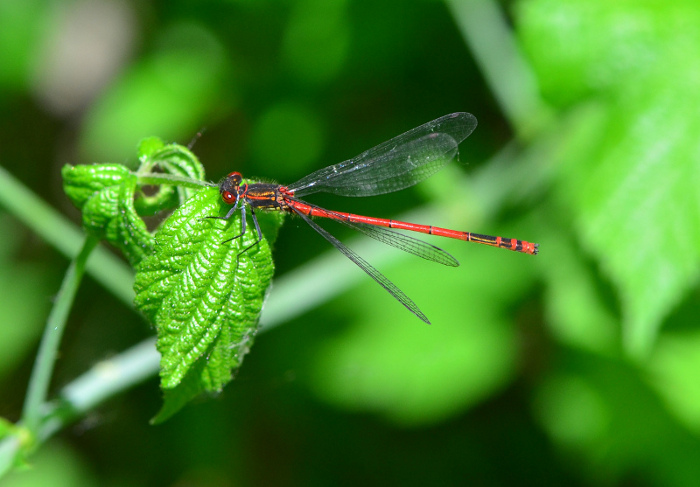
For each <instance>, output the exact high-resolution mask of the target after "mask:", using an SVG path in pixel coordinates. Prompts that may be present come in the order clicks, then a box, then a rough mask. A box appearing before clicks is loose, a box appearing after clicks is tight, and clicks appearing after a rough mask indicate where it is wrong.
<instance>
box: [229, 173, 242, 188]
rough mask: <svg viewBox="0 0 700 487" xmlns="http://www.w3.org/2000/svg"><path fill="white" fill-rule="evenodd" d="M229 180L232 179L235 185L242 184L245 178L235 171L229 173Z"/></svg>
mask: <svg viewBox="0 0 700 487" xmlns="http://www.w3.org/2000/svg"><path fill="white" fill-rule="evenodd" d="M228 178H229V179H231V181H232V182H233V184H235V185H238V184H241V181H243V176H242V175H241V173H239V172H238V171H233V172H231V173H229V174H228Z"/></svg>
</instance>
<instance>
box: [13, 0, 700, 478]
mask: <svg viewBox="0 0 700 487" xmlns="http://www.w3.org/2000/svg"><path fill="white" fill-rule="evenodd" d="M698 25H700V8H699V7H698V5H697V2H696V1H695V0H672V1H668V2H658V1H651V0H643V1H639V0H634V1H633V0H621V1H618V2H610V1H602V0H590V1H588V0H567V1H560V0H529V1H514V2H500V3H493V2H489V1H486V0H479V1H477V0H474V1H466V0H465V1H459V0H452V1H450V2H448V3H447V4H446V3H442V2H439V1H428V0H426V1H415V2H399V1H391V0H299V1H293V0H289V1H278V2H275V1H271V0H228V1H214V0H211V1H204V2H187V1H182V0H171V1H168V2H135V1H132V2H129V1H127V0H89V1H88V0H83V1H50V0H2V1H0V166H1V168H4V170H5V171H7V173H5V171H2V172H0V176H1V179H2V180H4V181H7V180H8V178H9V177H10V176H8V174H10V175H12V177H14V178H16V179H17V180H18V181H19V182H20V183H21V184H23V185H25V186H26V187H27V188H28V189H30V190H31V191H33V192H35V193H36V194H37V195H38V196H39V197H41V198H42V199H43V200H45V201H46V202H47V203H49V204H50V205H51V206H53V207H54V208H56V209H57V210H58V211H59V212H61V213H63V214H65V215H67V216H68V217H69V218H70V219H72V220H73V221H74V222H78V221H79V218H78V214H77V211H76V210H75V209H74V208H73V207H72V206H71V205H70V203H69V202H68V200H67V198H66V197H65V196H64V195H63V193H62V189H61V180H60V169H61V167H62V166H63V165H64V164H67V163H70V164H88V163H92V162H114V163H123V164H127V165H134V166H135V163H136V147H137V144H138V142H139V140H140V139H141V138H143V137H146V136H151V135H155V136H159V137H162V138H163V139H165V140H169V141H174V142H179V143H183V144H187V143H188V142H189V141H191V140H193V139H195V138H196V144H195V145H194V147H193V150H194V151H195V152H196V153H197V155H198V156H199V157H200V159H201V160H202V162H203V163H204V165H205V167H206V168H207V172H208V177H209V178H210V179H211V180H213V181H216V180H218V179H219V178H220V177H222V176H223V175H225V174H226V173H228V172H230V171H232V170H238V171H240V172H242V173H244V174H245V175H247V176H251V177H260V178H263V179H268V180H272V179H274V180H277V181H279V182H280V183H289V182H292V181H294V180H295V179H297V178H299V177H301V176H303V175H305V174H307V173H309V172H311V171H313V170H315V169H318V168H320V167H324V166H326V165H328V164H332V163H336V162H339V161H341V160H344V159H347V158H349V157H352V156H354V155H356V154H358V153H360V152H361V151H363V150H365V149H368V148H370V147H372V146H374V145H376V144H378V143H380V142H382V141H384V140H387V139H389V138H391V137H393V136H395V135H398V134H400V133H402V132H404V131H406V130H408V129H410V128H413V127H415V126H418V125H420V124H422V123H424V122H427V121H429V120H432V119H434V118H437V117H438V116H441V115H444V114H446V113H450V112H455V111H469V112H471V113H473V114H475V115H476V117H477V118H478V120H479V127H478V128H477V130H476V131H475V133H474V134H473V135H472V136H471V137H470V138H469V139H467V140H466V141H465V142H464V143H462V145H461V152H460V160H459V162H455V163H453V164H451V165H450V166H449V167H448V168H446V169H445V170H444V171H442V172H441V173H439V174H438V175H436V176H434V177H433V178H431V179H430V180H428V181H426V182H425V183H422V184H421V185H419V186H418V187H416V188H415V189H410V190H406V191H403V192H401V193H398V194H393V195H388V196H381V197H375V198H363V199H357V200H356V199H349V198H331V197H328V198H325V197H318V198H314V199H313V202H315V203H318V204H321V205H325V206H328V207H331V208H333V209H337V210H341V211H353V212H356V213H361V214H362V213H364V214H370V215H376V216H384V217H398V218H411V219H412V220H413V221H417V222H425V223H432V224H437V225H441V226H447V227H450V228H457V229H461V230H469V231H474V232H480V233H488V234H499V235H504V236H507V237H517V238H522V239H526V240H529V241H534V242H539V243H540V255H539V256H537V257H530V256H525V255H518V254H515V253H511V252H506V251H499V250H496V249H492V248H478V247H480V246H473V245H467V244H464V243H461V242H444V241H441V240H438V239H437V238H433V239H432V240H430V241H431V242H432V243H435V244H436V245H439V246H441V247H443V248H445V249H446V250H448V251H450V252H451V253H452V254H453V255H455V256H456V257H457V258H458V259H459V260H460V262H461V263H462V266H461V267H460V268H457V269H452V268H449V269H442V268H440V267H439V266H437V265H433V264H430V263H427V262H421V261H417V259H415V258H414V257H412V256H405V255H400V253H399V252H396V251H394V250H393V249H383V248H380V247H379V246H378V245H373V244H371V243H370V244H368V243H367V242H365V241H363V240H361V239H359V238H357V237H356V236H353V235H349V234H348V233H347V232H346V229H345V228H332V227H331V226H330V225H328V226H327V227H328V228H329V229H331V230H333V231H334V233H335V234H336V235H338V236H339V237H341V238H343V239H344V240H345V241H348V242H350V244H351V245H352V244H353V243H356V242H357V244H356V248H357V250H358V251H360V252H361V254H362V255H363V256H364V257H365V258H366V259H367V260H369V261H371V262H372V263H373V264H375V265H376V266H377V267H378V268H379V269H380V270H381V271H382V272H384V273H385V274H386V275H387V276H388V277H389V278H390V279H392V280H393V281H394V282H395V283H396V284H397V285H398V286H399V287H400V288H401V289H403V290H404V291H405V292H406V293H407V294H408V295H409V296H411V297H412V298H413V299H414V300H415V301H416V303H417V304H418V305H419V306H420V307H421V308H422V309H423V311H424V312H425V313H426V314H427V315H428V316H429V317H430V319H431V321H432V322H433V325H431V326H426V325H424V324H423V323H421V322H420V321H419V320H417V319H416V318H415V317H413V316H412V315H410V314H409V313H408V312H406V311H405V310H404V309H403V308H402V307H401V306H400V305H399V304H397V303H396V302H394V301H393V300H392V299H391V297H390V296H388V295H387V294H386V293H385V292H384V291H383V290H382V289H381V288H379V287H378V286H377V285H376V284H375V283H374V282H372V281H371V279H369V278H367V277H366V276H364V275H362V273H361V271H359V270H358V269H356V268H354V267H353V266H352V264H351V263H349V262H345V261H344V258H343V257H342V256H340V255H339V254H338V253H337V252H335V251H334V250H333V249H329V248H328V247H329V246H328V245H327V243H326V242H325V240H323V239H322V238H320V237H319V236H318V235H317V234H315V233H314V232H313V231H312V230H311V229H309V228H307V227H306V225H304V223H303V222H302V221H300V220H298V219H291V218H290V219H288V220H287V222H286V224H285V225H284V227H283V228H282V231H281V232H280V236H279V238H278V240H277V243H276V248H275V254H274V255H275V262H276V265H277V276H278V278H279V279H278V280H277V281H276V283H275V284H273V288H272V291H271V294H270V298H269V302H268V307H267V308H266V309H265V312H264V314H263V318H262V325H263V330H264V331H265V333H262V334H261V335H259V337H258V338H257V340H256V344H255V346H254V348H253V350H252V353H251V354H250V355H249V357H248V358H246V361H245V364H244V365H243V367H242V369H241V370H240V372H239V374H238V376H237V378H236V380H235V381H234V382H232V383H231V384H230V385H229V386H228V387H227V389H226V390H225V391H224V393H223V394H221V396H220V397H217V398H214V399H209V400H203V401H200V402H198V403H197V404H194V405H191V406H189V407H187V408H186V409H185V410H184V411H183V412H181V413H179V414H178V415H177V416H175V417H174V418H173V419H172V420H170V421H169V422H167V423H166V424H164V425H162V426H157V427H152V426H149V424H148V420H149V419H150V418H151V417H152V416H153V415H154V414H155V413H156V411H157V410H158V408H159V406H160V392H159V390H158V385H157V380H156V378H155V377H154V378H153V379H152V380H150V381H148V382H147V383H145V384H143V385H140V386H138V387H136V388H134V389H132V390H130V391H128V392H127V393H126V394H124V395H120V396H118V397H115V398H113V399H111V400H110V401H108V402H107V403H105V404H104V405H102V406H101V407H100V408H99V409H98V410H96V411H94V413H92V414H91V415H90V416H89V417H86V418H84V419H83V420H82V421H80V422H79V423H78V424H76V425H74V426H73V427H71V428H69V429H67V430H66V431H64V432H62V433H60V434H59V435H58V436H57V437H56V438H54V439H52V440H50V441H49V442H48V443H47V444H46V445H44V446H42V447H41V448H40V449H39V451H38V452H37V453H36V455H34V456H33V457H31V461H32V465H33V468H32V469H31V470H29V471H24V472H15V473H13V474H12V476H11V478H9V479H6V480H4V482H5V483H4V484H3V485H48V484H50V485H53V486H61V485H107V486H122V485H129V486H134V485H144V486H146V485H148V486H153V485H178V486H180V485H182V486H184V485H198V486H229V485H232V486H233V485H235V486H246V485H251V486H252V485H256V486H257V485H305V486H308V485H387V484H401V485H640V486H647V485H649V486H652V485H664V486H669V485H670V486H676V485H678V486H684V485H687V486H694V485H697V484H698V481H699V480H698V479H700V380H698V377H700V328H699V327H698V324H699V323H698V322H699V320H698V316H700V303H699V300H698V287H697V281H698V269H699V263H700V246H698V244H697V242H698V241H700V137H699V134H700V110H699V109H698V107H700V29H698V27H697V26H698ZM198 133H201V136H199V137H198V136H197V134H198ZM2 184H3V188H4V187H5V184H6V183H5V182H2ZM3 205H4V207H5V208H7V210H2V212H1V213H0V227H2V229H1V232H2V235H3V238H2V239H0V310H1V311H2V317H3V324H2V327H0V391H1V392H0V415H2V416H4V417H6V418H9V419H10V420H16V419H17V418H18V417H19V414H20V411H21V407H22V402H23V399H24V397H23V396H24V391H25V389H26V384H27V380H28V378H29V373H30V370H31V365H32V362H33V357H34V354H35V353H36V348H37V343H38V339H39V336H40V333H41V330H42V326H43V323H44V322H45V318H46V316H47V314H48V311H49V309H50V306H51V300H52V297H53V296H54V295H55V293H56V292H57V290H58V287H59V285H60V280H61V276H62V273H63V272H64V270H65V268H66V267H67V259H66V257H65V256H64V255H62V254H61V253H60V252H59V251H58V250H57V249H56V248H55V246H54V245H51V244H49V243H47V242H46V241H45V240H44V239H43V238H42V237H40V236H39V235H38V234H37V233H36V232H34V231H33V230H31V229H29V228H28V226H27V224H28V223H27V221H26V220H27V219H26V218H25V217H23V216H22V212H21V211H20V210H17V209H13V206H12V205H11V204H10V203H8V202H7V200H6V199H5V200H3ZM44 224H45V225H46V226H52V225H54V224H55V222H52V221H51V220H47V221H46V222H44ZM39 233H41V232H39ZM397 254H398V255H397ZM266 324H267V327H265V325H266ZM280 324H284V326H280V327H273V325H280ZM268 330H269V331H268ZM151 334H152V331H151V330H150V329H149V326H148V324H147V323H145V321H144V320H143V319H142V318H141V317H139V316H138V315H137V314H136V313H135V312H134V311H133V310H132V309H131V308H129V307H127V306H125V305H124V304H123V303H122V302H121V301H120V300H119V299H117V298H116V297H115V296H113V295H112V294H110V293H109V292H108V291H106V290H105V289H104V288H102V287H101V286H99V285H98V284H97V283H96V281H94V280H93V279H92V278H90V277H87V278H86V280H85V282H84V283H83V285H82V287H81V290H80V292H79V295H78V300H77V302H76V305H75V307H74V309H73V311H72V314H71V317H70V322H69V325H68V330H67V335H66V337H65V339H64V342H63V346H62V348H61V355H60V358H59V362H58V364H57V372H56V377H55V380H54V382H53V386H54V389H55V390H56V391H58V390H60V388H61V387H63V386H65V385H66V384H69V383H70V382H71V380H72V379H74V378H75V377H76V376H78V375H79V374H81V373H82V372H84V371H85V370H87V369H89V368H90V367H91V366H92V365H94V364H95V363H96V362H98V361H99V360H102V359H104V358H106V357H109V356H111V355H115V354H118V353H120V352H121V351H123V350H125V349H126V348H128V347H129V346H131V345H133V344H134V343H137V342H139V341H141V340H143V339H144V338H146V337H148V336H150V335H151Z"/></svg>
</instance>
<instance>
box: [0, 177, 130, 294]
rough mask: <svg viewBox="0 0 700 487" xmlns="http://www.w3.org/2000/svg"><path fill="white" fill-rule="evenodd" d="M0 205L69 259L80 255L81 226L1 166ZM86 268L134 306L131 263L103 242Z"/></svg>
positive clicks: (100, 281) (109, 288) (107, 287)
mask: <svg viewBox="0 0 700 487" xmlns="http://www.w3.org/2000/svg"><path fill="white" fill-rule="evenodd" d="M0 205H2V206H4V207H5V208H7V211H8V212H9V213H11V214H12V215H14V216H15V217H16V218H17V219H19V220H20V221H21V222H22V223H24V224H25V225H27V226H28V227H29V228H30V229H31V230H32V231H33V232H34V233H36V234H37V235H39V236H40V237H41V238H43V239H44V240H45V241H46V242H48V243H49V244H50V245H52V246H53V247H55V248H56V249H57V250H58V251H59V252H61V253H62V254H63V255H65V256H66V257H68V258H69V259H73V258H74V257H75V256H76V255H78V252H79V251H80V248H81V246H82V242H83V238H84V234H83V232H82V230H81V229H80V228H78V226H77V225H75V224H73V223H72V222H70V221H69V220H68V219H67V218H66V217H65V216H63V215H62V214H60V213H59V212H58V211H56V210H55V209H53V208H52V207H51V206H49V205H48V204H47V203H46V202H45V201H43V200H42V199H41V198H39V197H38V196H37V195H36V194H34V193H32V192H31V191H30V190H29V189H27V188H26V187H25V186H24V185H23V184H22V183H21V182H20V181H18V180H17V179H16V178H15V177H14V176H13V175H12V174H10V173H9V172H7V171H6V170H5V169H4V168H3V167H1V166H0ZM87 271H88V273H89V274H90V275H91V276H92V277H93V278H94V279H95V280H96V281H97V282H99V283H100V284H102V285H103V286H104V287H105V288H106V289H108V290H109V291H110V292H111V293H112V294H114V295H115V296H116V297H117V298H119V299H120V300H121V301H122V302H123V303H124V304H126V305H127V306H129V307H131V305H132V303H133V301H134V291H133V289H132V284H133V281H134V277H133V276H134V274H133V271H132V270H131V268H129V266H128V265H126V264H125V263H124V262H122V261H121V260H119V259H118V258H117V257H116V256H115V255H114V254H112V253H110V252H108V251H107V249H105V248H104V247H101V246H100V247H98V248H96V249H95V251H94V252H93V254H92V257H91V258H90V261H89V262H88V266H87Z"/></svg>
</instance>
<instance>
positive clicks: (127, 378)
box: [38, 338, 160, 441]
mask: <svg viewBox="0 0 700 487" xmlns="http://www.w3.org/2000/svg"><path fill="white" fill-rule="evenodd" d="M159 365H160V354H158V352H157V351H156V340H155V338H149V339H146V340H144V341H142V342H141V343H139V344H137V345H134V346H133V347H131V348H130V349H128V350H126V351H124V352H122V353H120V354H119V355H116V356H114V357H111V358H109V359H107V360H104V361H102V362H100V363H98V364H96V365H95V366H94V367H92V368H91V369H90V370H88V371H87V372H86V373H84V374H83V375H81V376H80V377H78V378H77V379H75V380H74V381H73V382H71V383H70V384H68V385H67V386H66V387H64V388H63V390H62V391H61V392H60V394H59V398H60V399H59V400H58V401H55V402H54V403H53V404H52V405H51V407H50V408H48V410H47V411H46V413H45V415H44V418H43V420H42V423H41V427H40V430H39V433H38V439H39V440H40V441H45V440H46V439H47V438H49V437H50V436H51V435H53V434H54V433H56V432H57V431H60V430H61V429H62V428H63V427H65V426H66V425H67V424H69V423H71V422H72V421H74V420H75V419H76V418H80V417H81V416H83V415H84V414H86V413H87V412H89V411H91V410H92V409H94V408H95V407H96V406H97V405H99V404H100V403H101V402H103V401H104V400H105V399H108V398H110V397H112V396H114V395H116V394H118V393H120V392H122V391H124V390H127V389H129V388H131V387H133V386H134V385H136V384H138V383H140V382H143V381H145V380H146V379H148V378H150V377H153V376H155V375H156V374H157V373H158V368H159Z"/></svg>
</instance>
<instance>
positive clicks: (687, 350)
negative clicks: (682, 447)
mask: <svg viewBox="0 0 700 487" xmlns="http://www.w3.org/2000/svg"><path fill="white" fill-rule="evenodd" d="M648 369H649V371H650V373H651V382H652V384H654V386H655V387H656V388H657V390H658V391H659V393H660V394H661V396H662V397H663V398H664V399H665V401H666V403H667V404H668V407H669V409H670V410H671V411H672V412H673V413H674V414H675V415H676V416H677V417H678V418H679V420H681V421H682V422H683V423H684V424H685V425H686V426H687V427H688V428H690V429H691V430H693V431H695V432H696V433H697V432H700V382H699V381H698V376H699V375H700V332H698V331H697V330H690V331H687V330H686V331H683V332H669V333H664V334H662V335H661V337H660V338H659V345H658V347H657V348H656V350H654V354H653V355H652V357H651V360H650V363H649V365H648Z"/></svg>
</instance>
